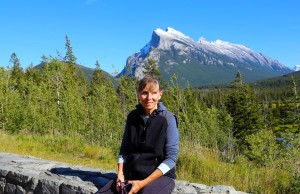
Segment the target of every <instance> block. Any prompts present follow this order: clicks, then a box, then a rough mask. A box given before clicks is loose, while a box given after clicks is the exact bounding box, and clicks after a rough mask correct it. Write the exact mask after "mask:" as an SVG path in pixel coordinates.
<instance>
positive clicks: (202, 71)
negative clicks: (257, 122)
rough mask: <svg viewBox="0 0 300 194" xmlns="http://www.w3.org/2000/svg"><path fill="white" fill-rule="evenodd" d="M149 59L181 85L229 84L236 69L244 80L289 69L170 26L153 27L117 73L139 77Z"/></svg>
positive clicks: (241, 47) (240, 47)
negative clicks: (174, 77)
mask: <svg viewBox="0 0 300 194" xmlns="http://www.w3.org/2000/svg"><path fill="white" fill-rule="evenodd" d="M149 58H151V59H152V60H154V61H155V63H156V64H157V65H158V68H159V70H160V72H161V74H162V76H163V78H164V80H165V81H168V80H169V79H170V77H171V76H173V75H174V74H175V75H177V77H178V81H179V84H180V85H182V86H184V85H185V84H186V82H187V81H188V82H189V84H190V86H192V87H196V86H203V85H216V84H224V83H230V82H231V81H233V80H234V79H235V75H236V72H237V71H238V70H239V71H240V72H241V73H242V75H243V77H244V80H245V81H247V82H250V81H255V80H261V79H265V78H269V77H274V76H280V75H284V74H287V73H291V72H293V70H292V69H290V68H288V67H286V66H284V65H283V64H281V63H280V62H278V61H276V60H272V59H270V58H269V57H267V56H266V55H264V54H261V53H257V52H255V51H253V50H251V49H250V48H248V47H246V46H244V45H239V44H233V43H230V42H224V41H222V40H216V41H214V42H209V41H207V40H206V39H205V38H203V37H201V38H200V39H199V41H194V40H193V39H191V38H190V37H188V36H186V35H184V34H183V33H181V32H179V31H176V30H174V29H172V28H167V30H166V31H163V30H161V29H156V30H154V31H153V33H152V38H151V40H150V41H149V43H148V44H146V46H144V47H143V48H142V49H141V50H139V51H138V52H136V53H134V54H133V55H131V56H129V57H128V59H127V61H126V66H125V67H124V69H123V70H122V71H121V72H120V73H119V74H118V75H117V77H120V76H122V75H131V76H136V77H142V76H143V70H144V65H145V64H147V63H148V59H149Z"/></svg>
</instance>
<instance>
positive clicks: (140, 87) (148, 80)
mask: <svg viewBox="0 0 300 194" xmlns="http://www.w3.org/2000/svg"><path fill="white" fill-rule="evenodd" d="M148 84H150V85H151V86H153V85H158V87H159V81H158V79H157V78H155V77H154V76H152V75H146V76H144V77H143V78H142V79H141V80H140V81H139V85H138V88H137V92H141V91H142V90H143V89H144V88H145V87H146V86H147V85H148ZM159 90H160V87H159Z"/></svg>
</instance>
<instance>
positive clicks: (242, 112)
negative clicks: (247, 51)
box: [225, 72, 265, 150]
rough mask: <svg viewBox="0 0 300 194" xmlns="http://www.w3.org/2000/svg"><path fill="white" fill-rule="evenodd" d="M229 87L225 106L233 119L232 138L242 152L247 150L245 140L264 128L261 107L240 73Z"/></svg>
mask: <svg viewBox="0 0 300 194" xmlns="http://www.w3.org/2000/svg"><path fill="white" fill-rule="evenodd" d="M231 86H232V90H231V92H230V93H229V95H228V97H227V100H226V102H225V105H226V108H227V110H228V112H229V114H230V115H231V116H232V118H233V136H234V137H235V138H237V140H238V144H239V149H240V150H243V149H244V148H247V145H246V142H245V138H246V137H247V136H249V135H251V134H255V133H257V132H259V131H260V130H262V129H264V128H265V126H264V124H263V119H262V118H263V117H262V113H261V110H262V107H261V105H260V104H259V102H258V99H257V97H256V96H255V94H254V91H253V90H252V89H251V88H250V87H249V86H248V85H247V84H244V83H243V81H242V76H241V74H240V72H238V73H237V76H236V80H235V81H234V82H233V83H232V84H231Z"/></svg>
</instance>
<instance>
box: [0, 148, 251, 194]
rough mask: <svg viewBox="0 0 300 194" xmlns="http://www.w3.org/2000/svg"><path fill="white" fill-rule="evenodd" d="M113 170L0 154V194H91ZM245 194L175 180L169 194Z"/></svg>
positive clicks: (219, 187) (230, 188)
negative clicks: (173, 187)
mask: <svg viewBox="0 0 300 194" xmlns="http://www.w3.org/2000/svg"><path fill="white" fill-rule="evenodd" d="M116 177H117V174H116V172H115V171H111V170H109V171H108V170H103V169H94V168H85V167H82V166H75V165H69V164H65V163H61V162H56V161H50V160H44V159H39V158H35V157H30V156H22V155H16V154H9V153H0V194H2V193H5V194H16V193H17V194H23V193H24V194H25V193H26V194H40V193H42V194H73V193H74V194H81V193H82V194H93V193H96V192H97V191H98V189H99V188H101V187H103V186H104V185H105V184H106V183H108V182H109V181H110V180H112V179H116ZM204 193H210V194H223V193H224V194H225V193H226V194H228V193H229V194H246V193H244V192H240V191H236V190H235V188H234V187H232V186H225V185H216V186H206V185H204V184H198V183H189V182H188V181H185V180H176V181H175V189H174V191H173V192H172V194H204Z"/></svg>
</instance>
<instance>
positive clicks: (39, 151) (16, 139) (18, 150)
mask: <svg viewBox="0 0 300 194" xmlns="http://www.w3.org/2000/svg"><path fill="white" fill-rule="evenodd" d="M0 142H1V146H0V152H8V153H14V154H21V155H30V156H34V157H38V158H44V159H48V160H55V161H59V162H65V163H69V164H74V165H80V166H86V167H91V168H101V169H108V170H116V168H117V156H114V154H113V151H112V150H111V149H110V148H104V147H99V146H93V145H88V144H87V143H86V142H84V141H83V140H81V139H80V138H78V137H70V136H68V137H62V136H51V135H46V136H40V135H29V134H19V135H12V134H6V133H3V132H0Z"/></svg>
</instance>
